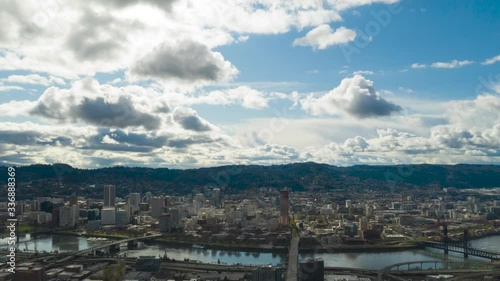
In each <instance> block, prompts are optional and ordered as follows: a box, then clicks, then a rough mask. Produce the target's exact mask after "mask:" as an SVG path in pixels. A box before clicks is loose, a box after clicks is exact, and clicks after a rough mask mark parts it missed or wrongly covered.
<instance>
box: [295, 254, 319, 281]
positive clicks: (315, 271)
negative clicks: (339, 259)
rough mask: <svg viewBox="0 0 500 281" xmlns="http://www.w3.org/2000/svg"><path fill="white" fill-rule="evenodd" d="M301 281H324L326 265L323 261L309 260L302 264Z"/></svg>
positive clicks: (300, 268) (300, 269)
mask: <svg viewBox="0 0 500 281" xmlns="http://www.w3.org/2000/svg"><path fill="white" fill-rule="evenodd" d="M299 280H300V281H324V280H325V264H324V261H323V260H322V259H309V260H306V261H303V262H301V263H300V266H299Z"/></svg>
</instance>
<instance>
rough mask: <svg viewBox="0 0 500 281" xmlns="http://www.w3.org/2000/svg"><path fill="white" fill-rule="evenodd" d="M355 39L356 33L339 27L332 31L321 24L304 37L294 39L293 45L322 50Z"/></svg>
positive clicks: (326, 25) (327, 26)
mask: <svg viewBox="0 0 500 281" xmlns="http://www.w3.org/2000/svg"><path fill="white" fill-rule="evenodd" d="M355 38H356V31H354V30H352V29H348V28H346V27H344V26H341V27H339V28H337V29H336V30H335V31H334V30H333V29H332V28H331V27H330V26H329V25H328V24H322V25H319V26H317V27H315V28H314V29H312V30H310V31H309V32H307V34H306V35H305V36H304V37H301V38H297V39H295V40H294V41H293V45H294V46H311V47H312V48H313V49H318V50H324V49H326V48H328V47H330V46H334V45H340V44H346V43H349V42H351V41H353V40H354V39H355Z"/></svg>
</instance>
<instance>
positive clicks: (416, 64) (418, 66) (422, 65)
mask: <svg viewBox="0 0 500 281" xmlns="http://www.w3.org/2000/svg"><path fill="white" fill-rule="evenodd" d="M426 67H427V65H425V64H420V63H414V64H412V65H411V68H426Z"/></svg>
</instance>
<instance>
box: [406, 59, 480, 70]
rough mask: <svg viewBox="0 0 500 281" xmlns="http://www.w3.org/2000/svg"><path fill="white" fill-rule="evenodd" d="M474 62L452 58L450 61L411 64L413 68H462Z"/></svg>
mask: <svg viewBox="0 0 500 281" xmlns="http://www.w3.org/2000/svg"><path fill="white" fill-rule="evenodd" d="M472 63H474V62H473V61H470V60H462V61H459V60H452V61H450V62H434V63H432V64H430V65H426V64H420V63H414V64H412V65H411V68H417V69H418V68H428V67H432V68H460V67H463V66H466V65H469V64H472Z"/></svg>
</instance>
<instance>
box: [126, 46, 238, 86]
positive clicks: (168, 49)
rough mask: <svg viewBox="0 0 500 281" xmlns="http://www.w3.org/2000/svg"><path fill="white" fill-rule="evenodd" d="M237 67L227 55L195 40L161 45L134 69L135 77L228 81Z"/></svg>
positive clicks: (183, 80)
mask: <svg viewBox="0 0 500 281" xmlns="http://www.w3.org/2000/svg"><path fill="white" fill-rule="evenodd" d="M237 73H238V71H237V69H236V68H235V67H234V66H233V65H232V64H231V63H230V62H228V61H226V60H224V57H223V56H222V55H221V54H220V53H218V52H213V51H211V50H210V49H209V48H208V47H207V46H205V45H203V44H200V43H198V42H195V41H184V42H181V43H179V44H177V45H173V46H172V45H166V44H164V45H161V46H159V47H157V48H156V49H155V50H153V51H152V52H150V53H149V54H146V55H145V56H144V57H142V58H140V59H138V60H137V61H136V62H135V63H134V64H133V65H132V66H131V68H130V72H129V74H130V77H131V78H132V79H134V80H135V79H160V80H165V81H180V82H198V81H201V82H224V81H228V80H230V79H231V78H233V77H234V76H235V75H236V74H237Z"/></svg>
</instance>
